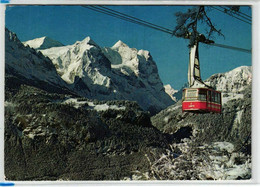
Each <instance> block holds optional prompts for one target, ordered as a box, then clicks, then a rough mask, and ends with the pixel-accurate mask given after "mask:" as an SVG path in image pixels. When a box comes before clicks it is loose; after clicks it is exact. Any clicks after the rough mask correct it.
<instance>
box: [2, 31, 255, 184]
mask: <svg viewBox="0 0 260 187" xmlns="http://www.w3.org/2000/svg"><path fill="white" fill-rule="evenodd" d="M251 81H252V73H251V67H238V68H236V69H234V70H232V71H230V72H227V73H221V74H215V75H213V76H211V77H210V78H209V79H207V80H206V81H205V82H207V84H210V85H211V86H212V87H215V88H216V89H218V90H219V91H221V92H222V100H223V112H222V114H190V113H182V111H181V101H177V100H176V101H177V103H176V102H175V101H174V99H176V98H175V97H174V96H173V94H174V93H175V92H176V91H174V90H173V89H172V88H171V87H170V86H166V89H165V88H164V86H163V84H162V82H161V80H160V77H159V75H158V70H157V66H156V63H155V61H154V60H153V58H152V56H151V54H150V53H149V52H148V51H145V50H137V49H135V48H130V47H129V46H127V45H126V44H125V43H123V42H122V41H118V42H117V43H116V44H115V45H114V46H112V47H105V48H102V47H100V46H98V45H97V44H96V43H95V42H94V41H93V40H92V39H91V38H90V37H86V38H85V39H84V40H82V41H77V42H76V43H74V44H72V45H68V46H64V45H63V44H61V43H60V42H57V41H55V40H52V39H50V38H48V37H43V38H39V39H35V40H30V41H28V42H24V43H22V42H21V41H20V40H19V39H18V37H17V36H16V34H15V33H13V32H11V31H9V30H8V29H6V30H5V103H4V106H5V126H4V128H5V135H4V139H5V148H4V152H5V158H4V159H5V162H4V164H5V177H6V180H12V181H15V180H19V181H24V180H29V181H32V180H55V181H57V180H62V181H67V180H212V179H213V180H221V179H222V180H225V179H228V180H237V179H244V180H245V179H250V178H251ZM179 92H181V91H179ZM179 92H178V93H179Z"/></svg>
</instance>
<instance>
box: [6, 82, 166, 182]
mask: <svg viewBox="0 0 260 187" xmlns="http://www.w3.org/2000/svg"><path fill="white" fill-rule="evenodd" d="M7 87H8V85H7ZM17 89H18V91H16V92H13V93H10V92H9V91H6V92H7V93H6V96H7V97H6V101H5V175H6V178H7V180H120V179H123V178H124V177H130V176H131V175H132V173H133V172H136V171H139V172H141V173H144V172H146V171H147V170H149V168H150V160H153V157H152V156H151V153H150V151H153V152H154V153H156V154H159V153H160V154H161V153H163V152H164V149H165V148H167V147H168V140H167V138H166V137H165V135H163V134H162V133H161V132H160V131H159V130H157V129H156V128H155V127H153V126H152V125H151V122H150V116H149V114H148V113H147V112H144V111H142V110H141V109H140V108H139V106H138V105H137V104H136V103H134V102H128V101H109V102H98V101H91V100H88V99H84V98H75V97H72V96H71V95H64V94H56V93H48V92H45V91H43V90H40V89H37V88H35V87H31V86H27V85H21V86H20V87H19V88H17ZM9 95H10V97H9Z"/></svg>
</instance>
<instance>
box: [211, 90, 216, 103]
mask: <svg viewBox="0 0 260 187" xmlns="http://www.w3.org/2000/svg"><path fill="white" fill-rule="evenodd" d="M211 102H215V93H214V92H211Z"/></svg>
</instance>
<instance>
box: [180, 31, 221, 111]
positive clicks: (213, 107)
mask: <svg viewBox="0 0 260 187" xmlns="http://www.w3.org/2000/svg"><path fill="white" fill-rule="evenodd" d="M201 38H205V37H201V35H199V36H198V37H197V39H196V40H195V42H194V44H193V45H192V46H191V48H190V59H189V69H188V82H189V88H185V89H183V93H182V112H194V113H209V112H213V113H221V93H220V92H219V91H216V90H214V89H213V88H211V87H210V86H208V85H206V84H205V83H204V82H203V81H202V79H201V76H200V63H199V52H198V45H199V40H201ZM202 41H204V40H202Z"/></svg>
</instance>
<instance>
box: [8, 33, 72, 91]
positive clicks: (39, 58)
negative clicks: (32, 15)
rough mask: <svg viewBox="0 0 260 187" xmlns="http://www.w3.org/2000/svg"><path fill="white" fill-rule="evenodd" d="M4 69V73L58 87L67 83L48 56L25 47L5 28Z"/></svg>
mask: <svg viewBox="0 0 260 187" xmlns="http://www.w3.org/2000/svg"><path fill="white" fill-rule="evenodd" d="M5 70H6V73H8V74H12V75H15V76H19V77H24V78H26V79H28V80H31V81H34V82H36V81H41V82H42V83H43V82H45V83H46V84H47V83H48V84H50V85H55V86H58V87H66V86H67V84H66V83H65V82H64V81H63V80H62V79H61V78H60V76H59V75H58V74H57V72H56V69H55V67H54V65H53V64H52V62H51V61H50V59H49V58H46V57H45V56H43V55H42V54H41V53H40V52H37V51H35V49H32V48H30V47H25V46H24V45H23V44H22V43H21V42H20V40H19V39H18V38H17V36H16V34H15V33H13V32H11V31H9V30H8V29H5Z"/></svg>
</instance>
